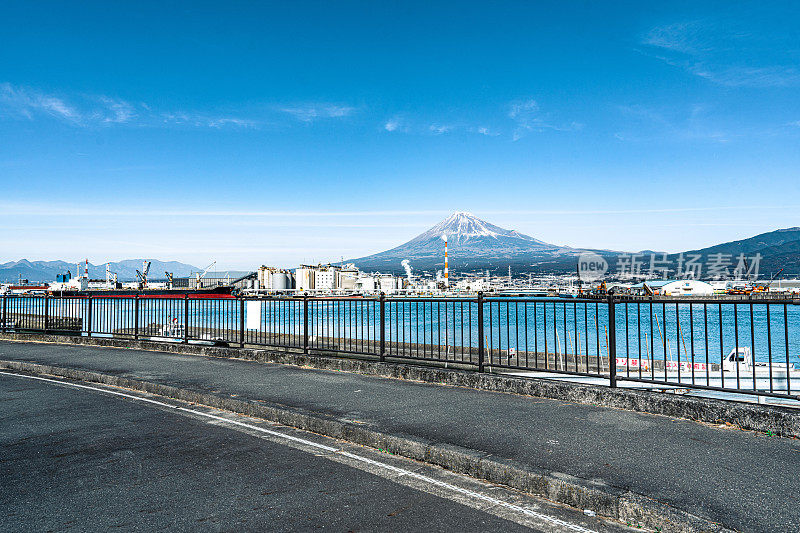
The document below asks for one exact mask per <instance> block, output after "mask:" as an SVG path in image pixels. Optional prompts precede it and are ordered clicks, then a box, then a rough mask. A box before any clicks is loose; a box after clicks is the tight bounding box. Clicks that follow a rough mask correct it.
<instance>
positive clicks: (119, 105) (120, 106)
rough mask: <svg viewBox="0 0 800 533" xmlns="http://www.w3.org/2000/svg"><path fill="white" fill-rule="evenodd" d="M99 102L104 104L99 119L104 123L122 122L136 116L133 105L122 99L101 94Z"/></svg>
mask: <svg viewBox="0 0 800 533" xmlns="http://www.w3.org/2000/svg"><path fill="white" fill-rule="evenodd" d="M99 100H100V102H101V103H102V104H103V105H104V107H105V111H108V112H107V113H104V114H103V115H102V116H101V117H100V119H101V120H102V121H103V122H106V123H115V124H124V123H125V122H129V121H130V120H132V119H133V118H134V117H135V116H136V111H135V109H134V106H133V105H132V104H130V103H128V102H126V101H124V100H118V99H115V98H109V97H107V96H101V97H100V98H99Z"/></svg>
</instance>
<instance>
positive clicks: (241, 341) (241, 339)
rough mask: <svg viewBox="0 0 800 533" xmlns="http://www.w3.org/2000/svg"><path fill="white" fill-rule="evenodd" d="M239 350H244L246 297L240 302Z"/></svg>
mask: <svg viewBox="0 0 800 533" xmlns="http://www.w3.org/2000/svg"><path fill="white" fill-rule="evenodd" d="M239 348H244V296H242V297H241V299H240V300H239Z"/></svg>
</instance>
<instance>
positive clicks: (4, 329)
mask: <svg viewBox="0 0 800 533" xmlns="http://www.w3.org/2000/svg"><path fill="white" fill-rule="evenodd" d="M7 299H8V297H7V296H6V295H5V294H4V295H3V333H5V332H6V330H7V329H8V328H7V325H6V321H7V320H8V312H7V311H6V305H7V304H6V300H7Z"/></svg>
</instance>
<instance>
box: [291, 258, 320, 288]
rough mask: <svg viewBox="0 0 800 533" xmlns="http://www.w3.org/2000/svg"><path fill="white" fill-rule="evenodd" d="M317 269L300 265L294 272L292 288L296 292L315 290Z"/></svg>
mask: <svg viewBox="0 0 800 533" xmlns="http://www.w3.org/2000/svg"><path fill="white" fill-rule="evenodd" d="M316 274H317V269H316V268H315V267H313V266H308V265H302V266H300V268H298V269H296V270H295V271H294V286H295V288H296V289H297V291H298V292H303V291H313V290H314V289H316V287H317V285H316V279H317V278H316Z"/></svg>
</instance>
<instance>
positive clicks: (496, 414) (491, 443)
mask: <svg viewBox="0 0 800 533" xmlns="http://www.w3.org/2000/svg"><path fill="white" fill-rule="evenodd" d="M0 359H11V360H20V361H29V362H38V363H44V364H52V365H60V366H65V367H72V368H81V369H86V370H94V371H98V372H104V373H109V374H116V375H123V376H126V377H131V378H136V379H145V380H149V381H156V382H160V383H165V384H174V385H176V386H179V387H183V388H189V389H195V390H200V391H207V392H217V393H225V394H236V395H238V396H241V397H246V398H249V399H263V400H266V401H269V402H274V403H279V404H283V405H287V406H293V407H301V408H304V409H307V410H310V411H316V412H321V413H327V414H332V415H334V416H336V417H339V418H340V419H342V420H348V421H357V422H359V423H362V424H365V425H369V426H372V427H375V428H377V429H380V430H381V431H387V432H399V433H405V434H409V435H414V436H418V437H422V438H426V439H429V440H432V441H436V442H444V443H450V444H456V445H459V446H463V447H466V448H471V449H475V450H480V451H484V452H488V453H491V454H493V455H495V456H498V457H502V458H507V459H512V460H515V461H518V462H521V463H525V464H529V465H533V466H536V467H539V468H544V469H547V470H550V471H554V472H563V473H567V474H571V475H574V476H577V477H580V478H583V479H586V480H595V479H597V480H603V481H605V482H606V483H609V484H610V485H613V486H615V487H619V488H622V489H627V490H631V491H633V492H636V493H638V494H643V495H646V496H649V497H651V498H654V499H657V500H659V501H662V502H664V503H667V504H670V505H673V506H675V507H677V508H679V509H683V510H686V511H688V512H691V513H693V514H696V515H699V516H703V517H706V518H710V519H712V520H717V521H720V522H721V523H723V524H724V525H725V526H727V527H730V528H734V529H737V530H741V531H797V530H798V524H800V501H798V500H800V460H799V459H800V455H798V453H800V443H798V441H796V440H792V439H782V438H776V437H768V436H765V435H761V434H756V433H752V432H746V431H739V430H731V429H723V428H717V427H712V426H709V425H703V424H698V423H694V422H690V421H685V420H675V419H670V418H667V417H663V416H656V415H648V414H641V413H633V412H627V411H621V410H616V409H611V408H604V407H594V406H587V405H577V404H569V403H566V402H561V401H557V400H548V399H540V398H528V397H521V396H515V395H508V394H501V393H492V392H486V391H476V390H471V389H461V388H452V387H443V386H437V385H430V384H422V383H413V382H405V381H399V380H391V379H384V378H376V377H367V376H361V375H357V374H349V373H344V372H328V371H321V370H308V369H302V368H297V367H292V366H284V365H276V364H261V363H254V362H249V361H238V360H225V359H212V358H204V357H196V356H185V355H174V354H164V353H157V352H145V351H134V350H119V349H109V348H94V347H77V346H59V345H41V344H28V343H11V342H0Z"/></svg>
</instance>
